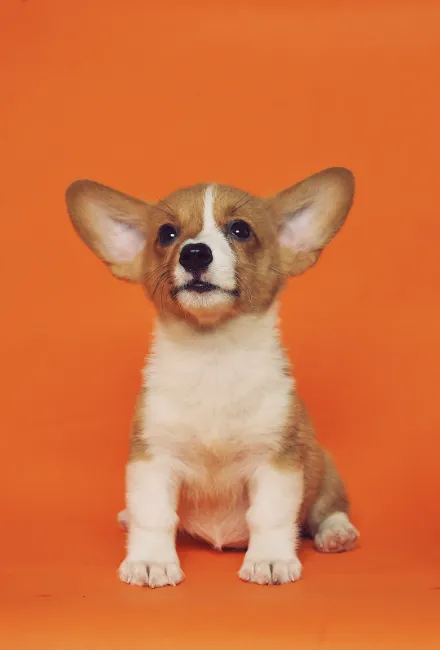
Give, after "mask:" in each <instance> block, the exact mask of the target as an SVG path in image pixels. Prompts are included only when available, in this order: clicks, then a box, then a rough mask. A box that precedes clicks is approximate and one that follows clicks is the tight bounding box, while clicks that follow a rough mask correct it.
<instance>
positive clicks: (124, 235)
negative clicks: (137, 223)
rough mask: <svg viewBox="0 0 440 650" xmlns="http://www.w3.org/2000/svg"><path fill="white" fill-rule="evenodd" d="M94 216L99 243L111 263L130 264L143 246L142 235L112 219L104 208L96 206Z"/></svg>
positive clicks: (136, 229)
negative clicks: (99, 236) (98, 231)
mask: <svg viewBox="0 0 440 650" xmlns="http://www.w3.org/2000/svg"><path fill="white" fill-rule="evenodd" d="M94 216H95V220H96V222H97V224H98V227H99V229H100V231H101V241H102V243H103V244H104V247H105V250H106V253H107V255H108V256H109V257H110V259H111V260H112V261H114V262H130V261H131V260H133V259H134V258H135V257H136V255H137V254H138V253H140V251H141V250H142V249H143V247H144V246H145V237H144V235H143V233H142V232H141V231H140V230H139V229H138V228H135V227H134V226H130V225H129V224H126V223H123V222H121V221H117V220H116V219H114V218H113V217H112V215H111V214H109V211H108V210H107V209H106V207H105V206H103V205H96V206H95V207H94Z"/></svg>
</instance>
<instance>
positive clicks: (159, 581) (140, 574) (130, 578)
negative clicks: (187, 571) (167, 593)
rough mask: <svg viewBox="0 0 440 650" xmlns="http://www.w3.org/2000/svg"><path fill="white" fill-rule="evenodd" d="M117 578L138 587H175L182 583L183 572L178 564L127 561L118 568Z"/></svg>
mask: <svg viewBox="0 0 440 650" xmlns="http://www.w3.org/2000/svg"><path fill="white" fill-rule="evenodd" d="M119 578H120V579H121V580H122V582H126V583H128V584H129V585H138V586H140V587H152V588H153V589H154V588H155V587H166V586H167V585H171V586H173V587H175V586H176V585H178V584H179V582H182V580H183V572H182V570H181V568H180V565H179V563H178V562H154V561H150V560H129V559H128V558H126V559H125V560H124V561H123V562H122V564H121V566H120V567H119Z"/></svg>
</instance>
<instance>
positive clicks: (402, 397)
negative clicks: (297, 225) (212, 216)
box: [0, 0, 440, 650]
mask: <svg viewBox="0 0 440 650" xmlns="http://www.w3.org/2000/svg"><path fill="white" fill-rule="evenodd" d="M0 48H1V56H0V73H1V76H0V79H1V86H0V87H1V91H2V101H1V105H0V129H1V137H0V142H1V167H2V169H1V191H0V201H1V242H2V245H1V255H0V264H1V270H2V272H1V278H2V282H1V307H2V319H1V334H2V335H1V343H2V348H3V349H2V352H1V361H2V364H1V399H2V405H1V414H0V417H1V422H0V458H1V463H2V468H1V478H2V484H3V487H2V491H1V493H2V499H1V501H2V506H1V509H2V520H3V534H2V537H1V546H2V550H1V564H2V574H3V577H2V579H1V583H0V591H1V597H0V617H1V618H2V621H1V622H0V640H2V643H1V645H2V646H3V647H5V648H11V649H12V648H14V649H15V648H19V649H21V648H29V649H31V648H32V650H34V649H35V648H43V647H44V648H54V649H56V650H60V649H62V650H70V649H71V648H78V647H81V648H93V649H97V648H105V649H106V650H107V649H115V648H118V649H119V648H120V649H124V650H125V649H126V648H133V649H136V648H144V647H150V648H164V649H166V650H175V649H181V648H182V649H184V650H185V649H188V650H194V649H198V648H203V649H204V648H214V649H217V648H218V649H220V648H237V649H243V648H248V647H249V648H252V649H253V650H258V649H260V648H261V649H263V648H264V649H266V648H269V647H270V648H272V647H273V648H276V649H277V650H278V649H284V648H286V649H287V648H292V647H296V648H300V649H301V650H303V649H309V648H323V647H325V648H337V649H347V650H353V649H355V650H358V649H363V648H373V647H374V649H375V650H380V649H382V648H398V649H399V650H401V649H402V648H411V649H413V648H416V647H417V648H420V649H421V650H428V649H431V648H438V647H440V624H439V618H440V616H439V615H440V546H439V537H440V505H439V496H440V480H439V459H440V409H439V389H440V340H439V338H440V337H439V334H440V302H439V290H440V253H439V237H440V220H439V207H438V206H439V200H438V187H439V163H438V160H439V154H438V152H439V149H440V137H439V127H438V123H439V112H440V101H439V99H440V94H439V83H438V79H439V66H440V5H439V4H438V2H437V3H435V2H432V3H428V2H424V1H421V0H413V1H412V2H411V1H406V0H400V2H399V3H392V2H387V1H386V0H385V2H381V3H379V2H376V1H370V2H366V1H365V2H364V1H362V0H357V1H353V2H350V3H349V2H343V1H342V0H340V1H339V2H336V1H327V2H324V1H322V2H318V1H317V0H309V1H307V2H306V0H296V2H293V1H292V2H282V1H281V0H272V1H271V2H269V0H267V1H263V0H261V1H257V0H253V1H252V0H248V1H247V2H246V1H244V0H223V2H220V1H218V0H212V2H205V3H203V2H196V1H190V0H187V1H183V0H181V1H180V2H177V1H175V2H172V1H171V0H161V2H157V3H156V2H153V1H152V0H151V2H149V1H146V0H124V2H122V1H119V2H118V0H94V1H93V2H87V1H86V0H62V1H60V0H58V1H57V0H38V1H37V0H23V1H19V0H14V1H13V0H9V1H8V2H7V1H6V0H3V2H2V7H1V9H0ZM332 165H344V166H347V167H350V168H351V169H353V170H354V172H355V174H356V177H357V195H356V204H355V207H354V208H353V211H352V213H351V215H350V217H349V219H348V222H347V225H346V227H345V228H344V230H343V232H342V234H341V235H340V236H339V237H338V238H337V240H336V241H335V242H334V244H332V246H331V247H330V248H329V250H328V251H327V253H326V254H325V255H324V256H323V258H322V259H321V261H320V263H319V264H318V266H317V267H316V268H315V269H313V270H312V271H310V272H309V274H308V275H306V276H304V277H302V278H299V279H297V280H295V281H292V282H291V284H290V287H289V289H288V290H287V292H286V294H285V297H284V302H283V321H284V336H285V340H286V344H287V345H288V347H289V350H290V351H291V354H292V357H293V359H294V362H295V366H296V373H297V377H298V381H299V385H300V388H301V391H302V393H303V395H304V397H305V399H306V401H307V403H308V405H309V408H310V410H311V413H312V415H313V418H314V420H315V422H316V425H317V428H318V431H319V437H320V439H321V440H322V442H323V443H325V444H326V445H327V446H328V447H329V448H330V449H331V450H332V452H333V453H334V455H335V457H336V459H337V460H338V463H339V465H340V467H341V469H342V471H343V474H344V476H345V478H346V480H347V483H348V486H349V489H350V492H351V496H352V501H353V515H354V520H355V523H356V524H357V525H358V526H359V528H360V529H361V531H362V545H361V548H360V549H359V550H357V551H355V552H353V553H349V554H345V555H340V556H339V555H338V556H324V555H319V554H317V553H315V552H314V551H313V550H312V548H311V546H310V545H308V544H305V545H304V547H303V550H302V552H301V556H302V559H303V561H304V565H305V568H304V579H303V580H302V581H301V582H300V583H298V584H293V585H289V586H286V587H280V588H262V587H256V586H250V585H246V584H242V583H240V582H239V580H238V579H237V578H236V571H237V570H238V568H239V565H240V562H241V556H240V555H239V554H233V553H225V554H216V553H214V552H212V551H210V550H209V549H205V548H195V547H194V546H192V545H188V546H185V547H184V548H182V550H181V556H182V563H183V568H184V570H185V572H186V575H187V580H186V582H185V583H184V584H183V585H182V586H180V587H179V588H176V589H164V590H157V591H148V590H142V589H139V588H130V587H128V586H126V585H122V584H120V583H119V582H118V581H117V578H116V568H117V566H118V564H119V561H120V560H121V559H122V557H123V535H122V534H121V533H120V532H119V530H118V529H117V525H116V522H115V515H116V512H117V511H118V509H119V508H120V507H121V506H122V505H123V468H124V462H125V455H126V450H127V443H128V424H129V420H130V417H131V412H132V409H133V406H134V400H135V396H136V390H137V387H138V385H139V380H140V374H139V370H140V368H141V365H142V362H143V356H144V354H145V352H146V350H147V346H148V339H149V333H150V329H151V322H152V316H153V314H152V310H151V308H150V307H149V306H148V305H147V304H146V301H145V299H144V297H143V295H142V293H141V291H140V290H139V289H137V288H135V287H131V286H128V285H125V284H123V283H118V282H117V281H116V280H114V279H112V277H111V276H110V274H109V273H108V271H107V270H106V269H105V268H104V267H103V266H101V265H100V263H99V262H98V261H97V260H96V259H94V258H93V256H92V255H91V254H90V253H89V252H88V251H87V250H86V248H85V247H84V245H82V244H81V242H80V241H79V239H78V238H77V237H76V235H74V233H73V230H72V228H71V226H70V224H69V221H68V218H67V216H66V211H65V206H64V199H63V194H64V190H65V188H66V186H67V185H68V184H69V183H70V182H71V181H72V180H74V179H76V178H78V177H89V178H92V179H95V180H98V181H101V182H103V183H106V184H108V185H114V186H116V187H117V188H119V189H121V190H123V191H126V192H128V193H132V194H134V195H139V196H142V197H144V198H147V199H155V198H158V197H159V196H161V195H163V194H164V193H166V192H169V191H171V190H173V189H175V188H177V187H178V186H181V185H184V184H190V183H194V182H197V181H203V180H216V181H219V182H225V183H232V184H235V185H238V186H240V187H242V188H245V189H247V190H249V191H255V192H259V193H263V194H264V193H269V192H273V191H275V190H277V189H280V188H283V187H284V186H287V185H290V184H292V183H293V182H295V181H297V180H299V179H300V178H302V177H304V176H306V175H308V174H311V173H313V172H315V171H318V170H319V169H321V168H324V167H326V166H332Z"/></svg>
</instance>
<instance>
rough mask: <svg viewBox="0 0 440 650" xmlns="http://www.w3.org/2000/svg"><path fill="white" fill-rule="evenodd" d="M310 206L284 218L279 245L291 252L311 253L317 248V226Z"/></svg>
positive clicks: (313, 211)
mask: <svg viewBox="0 0 440 650" xmlns="http://www.w3.org/2000/svg"><path fill="white" fill-rule="evenodd" d="M314 219H315V210H314V208H313V206H312V205H308V206H306V207H304V208H301V209H300V210H298V211H297V212H294V213H293V214H291V215H287V216H286V220H285V222H284V226H283V228H282V229H281V233H280V244H281V246H283V247H284V248H288V249H290V250H292V251H312V250H315V248H316V247H317V242H318V236H317V235H318V233H317V224H316V223H314Z"/></svg>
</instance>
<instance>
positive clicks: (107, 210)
mask: <svg viewBox="0 0 440 650" xmlns="http://www.w3.org/2000/svg"><path fill="white" fill-rule="evenodd" d="M66 203H67V210H68V213H69V216H70V219H71V221H72V224H73V226H74V228H75V230H76V232H77V233H78V235H79V236H80V237H81V239H82V240H83V242H84V243H85V244H86V246H88V248H90V250H91V251H93V252H94V253H95V255H97V256H98V257H99V258H100V259H101V260H102V261H103V262H104V263H105V264H107V266H109V267H110V269H111V271H112V273H113V274H114V275H115V276H116V277H118V278H121V279H124V280H128V281H131V282H139V281H141V278H142V268H143V250H142V249H143V240H144V238H145V235H146V230H147V222H148V214H149V211H150V207H151V206H149V204H147V203H145V202H144V201H141V200H139V199H135V198H133V197H131V196H128V195H127V194H123V193H122V192H118V191H116V190H113V189H112V188H110V187H107V186H105V185H101V184H100V183H95V182H94V181H89V180H79V181H75V182H74V183H72V184H71V185H70V186H69V187H68V189H67V191H66ZM124 242H125V244H124Z"/></svg>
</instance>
